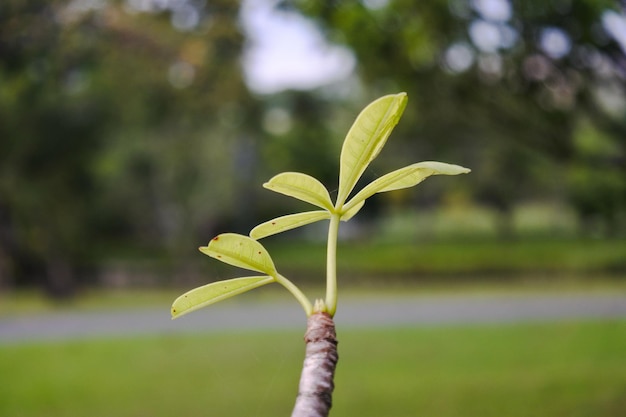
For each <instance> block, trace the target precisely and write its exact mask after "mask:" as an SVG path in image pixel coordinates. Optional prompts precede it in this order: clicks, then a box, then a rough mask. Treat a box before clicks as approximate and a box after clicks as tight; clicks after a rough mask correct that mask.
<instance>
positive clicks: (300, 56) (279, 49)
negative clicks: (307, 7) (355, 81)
mask: <svg viewBox="0 0 626 417" xmlns="http://www.w3.org/2000/svg"><path fill="white" fill-rule="evenodd" d="M273 4H274V3H273V2H272V1H271V0H246V1H245V2H244V4H243V6H242V10H241V21H242V24H243V28H244V30H245V31H246V33H247V35H248V39H249V44H248V46H247V48H246V51H245V53H244V56H243V66H244V74H245V76H246V82H247V84H248V86H249V87H250V88H251V89H252V90H253V91H255V92H257V93H261V94H271V93H276V92H280V91H282V90H286V89H295V90H310V89H313V88H317V87H322V86H325V85H328V84H331V83H336V82H339V81H342V80H344V79H347V78H348V77H349V76H350V75H351V74H352V72H353V70H354V67H355V65H356V61H355V58H354V55H353V54H352V52H351V51H350V50H349V49H347V48H344V47H341V46H336V45H330V44H328V43H327V42H326V41H325V39H324V37H323V36H322V33H321V32H320V31H319V29H318V28H317V27H316V26H315V25H314V24H313V23H312V22H311V21H310V20H308V19H306V18H305V17H303V16H301V15H299V14H297V13H295V12H289V11H283V10H275V9H274V8H273Z"/></svg>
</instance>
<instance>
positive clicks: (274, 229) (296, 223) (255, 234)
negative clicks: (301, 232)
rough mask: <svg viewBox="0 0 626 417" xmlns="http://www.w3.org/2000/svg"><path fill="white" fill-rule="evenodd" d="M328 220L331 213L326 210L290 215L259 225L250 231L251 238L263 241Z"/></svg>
mask: <svg viewBox="0 0 626 417" xmlns="http://www.w3.org/2000/svg"><path fill="white" fill-rule="evenodd" d="M326 219H330V213H329V212H328V211H326V210H324V211H321V210H317V211H307V212H304V213H296V214H289V215H287V216H281V217H277V218H275V219H273V220H270V221H267V222H265V223H262V224H260V225H258V226H257V227H255V228H254V229H252V230H251V231H250V237H251V238H253V239H262V238H264V237H267V236H271V235H275V234H276V233H280V232H284V231H287V230H291V229H295V228H296V227H300V226H304V225H307V224H310V223H314V222H317V221H320V220H326Z"/></svg>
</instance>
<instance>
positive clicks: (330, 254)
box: [326, 214, 341, 317]
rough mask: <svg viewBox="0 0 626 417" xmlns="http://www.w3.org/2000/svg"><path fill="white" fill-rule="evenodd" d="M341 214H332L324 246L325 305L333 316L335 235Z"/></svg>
mask: <svg viewBox="0 0 626 417" xmlns="http://www.w3.org/2000/svg"><path fill="white" fill-rule="evenodd" d="M340 218H341V216H340V215H339V214H333V215H332V217H331V218H330V224H329V225H328V243H327V247H326V306H327V308H328V314H329V315H330V316H331V317H333V316H334V315H335V311H336V310H337V237H338V235H339V222H340Z"/></svg>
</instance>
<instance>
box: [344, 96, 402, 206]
mask: <svg viewBox="0 0 626 417" xmlns="http://www.w3.org/2000/svg"><path fill="white" fill-rule="evenodd" d="M406 103H407V95H406V93H400V94H395V95H388V96H383V97H381V98H379V99H378V100H375V101H374V102H372V103H371V104H369V105H368V106H367V107H366V108H365V109H363V111H362V112H361V113H360V114H359V115H358V117H357V118H356V120H355V121H354V124H353V125H352V127H351V128H350V130H349V131H348V134H347V136H346V139H345V141H344V143H343V147H342V149H341V160H340V167H339V193H338V195H337V207H338V208H340V207H341V206H342V205H343V203H344V202H345V201H346V199H347V198H348V195H350V192H351V191H352V189H353V188H354V186H355V185H356V183H357V181H358V180H359V178H360V177H361V175H362V174H363V172H364V171H365V169H366V168H367V166H368V165H369V163H370V162H372V161H373V160H374V158H376V156H377V155H378V154H379V153H380V151H381V149H382V148H383V146H384V145H385V142H386V141H387V138H388V137H389V135H390V134H391V131H392V130H393V128H394V127H395V126H396V124H398V121H399V120H400V117H401V116H402V112H403V111H404V108H405V107H406Z"/></svg>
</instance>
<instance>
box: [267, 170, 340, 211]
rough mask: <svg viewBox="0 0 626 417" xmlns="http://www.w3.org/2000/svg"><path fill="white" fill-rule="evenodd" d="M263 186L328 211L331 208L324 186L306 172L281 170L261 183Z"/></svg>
mask: <svg viewBox="0 0 626 417" xmlns="http://www.w3.org/2000/svg"><path fill="white" fill-rule="evenodd" d="M263 187H265V188H267V189H268V190H272V191H275V192H277V193H281V194H285V195H288V196H290V197H294V198H297V199H298V200H302V201H306V202H307V203H311V204H313V205H315V206H318V207H321V208H323V209H326V210H329V211H332V210H333V203H332V201H331V199H330V195H329V194H328V190H327V189H326V187H324V185H323V184H322V183H321V182H319V181H318V180H317V179H315V178H313V177H311V176H310V175H307V174H302V173H300V172H283V173H281V174H278V175H276V176H275V177H273V178H272V179H270V180H269V181H268V182H266V183H265V184H263Z"/></svg>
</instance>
